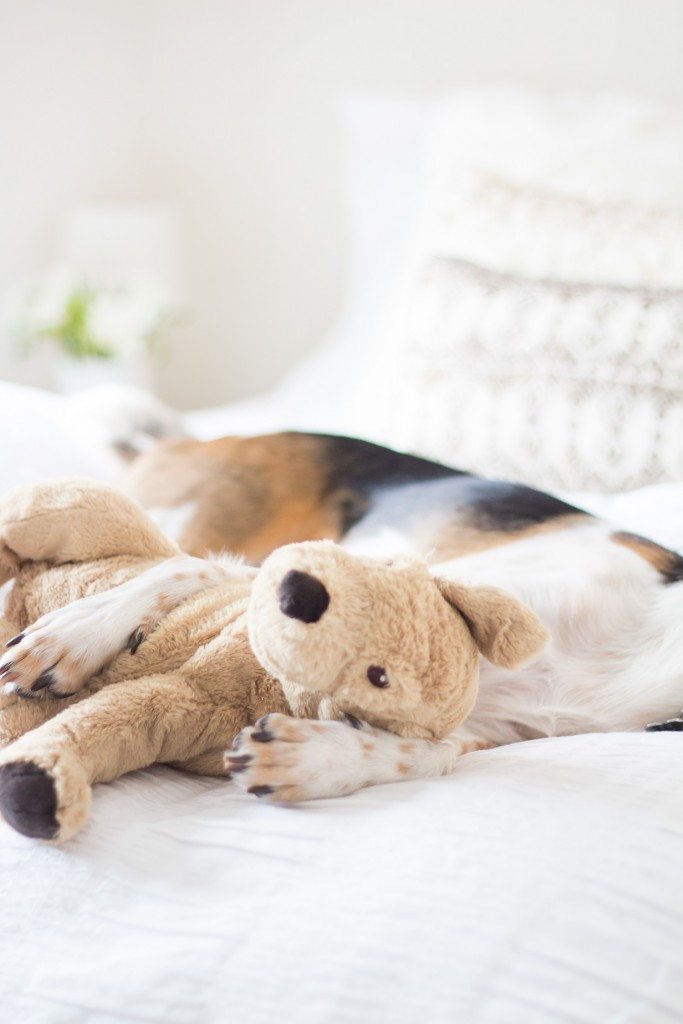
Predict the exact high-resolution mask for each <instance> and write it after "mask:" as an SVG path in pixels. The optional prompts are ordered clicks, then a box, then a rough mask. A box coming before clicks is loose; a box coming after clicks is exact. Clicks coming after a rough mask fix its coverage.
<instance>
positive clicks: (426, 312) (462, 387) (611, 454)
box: [378, 258, 683, 491]
mask: <svg viewBox="0 0 683 1024" xmlns="http://www.w3.org/2000/svg"><path fill="white" fill-rule="evenodd" d="M378 362H379V364H380V365H379V366H378V369H379V370H380V371H381V373H382V376H383V379H384V381H385V387H384V388H383V392H384V394H385V395H387V396H390V401H389V402H387V404H386V406H385V408H384V410H383V419H384V423H383V424H382V430H381V433H382V435H383V439H385V440H386V441H388V442H389V443H392V444H394V445H395V446H397V447H400V448H404V449H408V450H411V451H416V452H419V453H420V454H422V455H425V456H429V457H431V458H435V459H439V460H442V461H445V462H447V463H451V464H454V465H457V466H459V467H461V468H464V469H471V470H474V471H476V472H479V473H483V474H485V475H489V476H496V477H503V478H510V479H517V480H522V481H524V482H526V483H530V484H534V485H536V486H538V487H543V488H549V489H558V488H569V489H590V490H594V491H617V490H628V489H631V488H634V487H639V486H642V485H644V484H649V483H655V482H659V481H670V480H681V479H683V291H681V290H674V289H671V290H668V289H650V288H630V287H624V286H617V285H603V284H580V283H569V282H558V281H544V280H533V279H528V278H522V277H517V276H512V275H509V274H501V273H498V272H496V271H490V270H484V269H482V268H480V267H477V266H475V265H473V264H469V263H465V262H462V261H459V260H455V259H448V258H446V259H444V258H434V259H431V260H429V261H427V262H426V263H425V264H424V267H423V269H422V271H421V272H420V273H419V274H418V275H417V277H416V279H415V281H414V282H413V285H412V287H411V289H410V291H409V293H408V295H407V298H406V302H405V304H404V306H403V308H402V311H401V316H400V318H399V319H398V320H397V328H396V330H395V331H392V332H391V335H390V336H388V343H386V344H385V345H384V347H383V349H381V350H380V352H379V353H378Z"/></svg>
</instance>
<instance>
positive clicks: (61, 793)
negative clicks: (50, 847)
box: [0, 733, 91, 840]
mask: <svg viewBox="0 0 683 1024" xmlns="http://www.w3.org/2000/svg"><path fill="white" fill-rule="evenodd" d="M27 736H29V737H30V733H29V734H27ZM27 736H23V737H21V739H19V740H17V741H16V742H15V743H13V744H11V746H9V747H7V748H6V749H5V750H4V751H3V754H2V757H3V763H2V764H0V814H1V815H2V817H3V818H4V819H5V821H6V822H7V824H8V825H11V827H12V828H13V829H15V830H16V831H17V832H21V834H22V835H24V836H29V837H30V838H32V839H53V840H63V839H68V838H70V837H71V836H72V835H73V834H74V832H76V831H77V830H78V829H79V828H80V827H81V825H83V823H84V822H85V820H86V818H87V817H88V811H89V809H90V799H91V789H90V785H89V784H88V780H87V778H86V775H85V773H84V771H83V767H82V765H81V764H80V762H79V760H78V758H77V757H76V756H75V755H74V754H72V753H69V754H67V755H65V756H64V757H62V758H59V759H58V760H57V761H55V762H54V763H53V762H52V758H51V757H48V758H47V759H43V758H42V757H41V756H40V755H39V754H38V753H37V752H36V753H34V754H33V756H32V755H31V753H30V752H29V746H30V745H29V744H28V742H27ZM41 762H42V763H41Z"/></svg>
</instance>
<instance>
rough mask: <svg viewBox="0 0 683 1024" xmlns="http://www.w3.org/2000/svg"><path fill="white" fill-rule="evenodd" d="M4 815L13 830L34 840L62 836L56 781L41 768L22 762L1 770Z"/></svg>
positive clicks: (0, 807) (0, 809) (1, 801)
mask: <svg viewBox="0 0 683 1024" xmlns="http://www.w3.org/2000/svg"><path fill="white" fill-rule="evenodd" d="M0 812H2V816H3V818H4V819H5V821H6V822H7V824H8V825H11V826H12V828H14V829H16V830H17V832H21V834H22V835H24V836H30V837H31V838H32V839H52V838H54V836H56V835H57V833H58V832H59V823H58V821H57V792H56V790H55V784H54V780H53V779H52V777H51V776H50V775H48V773H47V772H46V771H45V770H44V769H43V768H39V767H38V765H36V764H32V763H31V762H30V761H18V762H16V763H15V764H5V765H3V766H2V767H0Z"/></svg>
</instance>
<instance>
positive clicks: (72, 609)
mask: <svg viewBox="0 0 683 1024" xmlns="http://www.w3.org/2000/svg"><path fill="white" fill-rule="evenodd" d="M113 632H114V623H112V624H111V629H110V630H109V632H108V633H106V634H105V633H103V623H102V607H101V606H100V603H99V602H97V601H93V599H92V598H86V599H82V600H80V601H74V602H73V603H72V604H68V605H66V606H65V607H64V608H60V609H58V610H57V611H55V612H50V613H49V614H48V615H43V616H42V618H40V619H38V620H37V621H36V622H34V623H33V625H32V626H29V627H28V628H27V629H25V630H24V631H23V633H19V635H18V636H15V637H13V638H12V639H11V640H10V641H9V642H8V643H7V645H6V647H7V650H6V651H5V653H4V654H3V656H2V658H0V685H2V686H3V689H4V692H5V693H6V694H11V693H16V694H17V695H18V696H20V697H25V698H31V697H40V696H43V695H45V696H48V697H58V698H65V697H71V696H73V695H74V694H75V693H78V691H79V690H81V689H82V688H83V687H84V686H85V684H86V683H87V682H88V680H89V679H90V678H91V677H92V676H94V675H96V674H97V673H98V672H99V671H100V669H101V668H103V667H104V665H106V664H107V663H108V662H109V661H110V660H111V659H112V658H113V657H114V656H115V655H116V654H117V653H119V651H120V650H121V649H122V648H123V649H124V650H125V649H126V648H127V649H128V650H130V651H131V652H132V653H135V651H136V650H137V648H138V647H139V645H140V643H141V641H142V639H143V634H142V632H141V630H135V631H134V632H133V633H132V634H131V635H130V636H129V638H128V640H127V643H126V644H125V645H122V643H120V642H117V641H115V639H114V636H113Z"/></svg>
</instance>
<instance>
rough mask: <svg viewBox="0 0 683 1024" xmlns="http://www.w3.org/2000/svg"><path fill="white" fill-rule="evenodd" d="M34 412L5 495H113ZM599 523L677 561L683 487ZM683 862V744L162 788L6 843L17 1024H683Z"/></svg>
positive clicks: (132, 785) (5, 946)
mask: <svg viewBox="0 0 683 1024" xmlns="http://www.w3.org/2000/svg"><path fill="white" fill-rule="evenodd" d="M29 400H30V401H33V400H35V402H36V403H37V404H36V406H35V409H34V411H33V415H28V416H27V418H26V422H25V423H24V426H26V429H27V430H28V424H29V423H30V422H32V423H33V424H34V427H35V415H36V412H37V411H38V409H39V405H40V401H39V398H37V397H36V396H29V398H27V397H26V395H24V394H23V393H20V392H19V391H17V390H16V389H8V388H6V387H5V386H2V387H1V388H0V426H1V427H2V429H3V436H4V437H5V438H7V437H8V436H13V437H14V438H17V441H16V444H14V445H13V448H12V454H10V449H9V448H5V450H4V451H3V452H0V472H2V474H3V481H4V484H5V485H6V486H7V485H9V484H14V483H16V482H18V481H19V480H25V479H30V478H31V477H32V476H33V477H35V476H37V475H41V474H45V473H48V472H52V473H53V474H57V473H58V474H64V473H91V474H92V473H97V474H98V475H104V476H107V475H109V474H110V472H111V466H110V465H109V466H108V467H106V468H103V466H104V464H103V463H101V462H99V461H98V458H97V455H98V452H97V449H96V445H94V444H90V443H88V444H84V443H81V442H80V441H79V440H78V438H75V435H74V424H73V422H72V421H70V420H69V417H68V416H67V417H66V419H64V411H63V409H62V408H61V406H60V405H59V403H53V404H52V406H51V409H50V415H51V417H52V419H51V425H50V431H49V436H44V438H43V439H42V440H41V437H40V436H39V434H40V431H38V430H37V428H35V429H34V432H33V435H27V434H26V433H22V429H21V427H22V419H21V417H22V416H23V415H24V412H25V408H26V402H27V401H29ZM19 406H21V408H19ZM268 416H269V417H270V418H269V420H268V421H266V417H265V416H264V419H263V421H262V422H263V423H264V425H265V426H268V427H270V426H273V425H277V424H275V423H273V422H271V420H272V418H273V414H272V407H271V408H270V409H269V412H268ZM248 417H249V418H248V420H245V423H247V426H248V428H249V429H251V428H253V425H254V423H255V422H257V421H258V415H257V410H256V407H252V408H251V410H249V411H248ZM206 422H208V421H206ZM223 422H225V425H226V426H227V425H228V423H229V422H230V423H231V426H232V427H233V428H234V426H235V422H234V416H233V417H232V421H231V417H230V416H227V417H226V418H225V420H224V421H223ZM215 423H216V426H220V423H219V421H218V420H217V419H216V420H215ZM42 433H43V435H45V431H44V430H43V432H42ZM19 438H21V442H20V441H19V440H18V439H19ZM72 442H73V444H72ZM20 443H21V445H22V448H21V458H20V459H18V458H17V450H18V447H19V444H20ZM46 445H47V446H49V448H46V447H45V446H46ZM70 445H71V447H70ZM32 469H33V470H35V471H34V472H31V470H32ZM588 500H589V501H590V500H591V499H588ZM592 503H593V504H594V505H595V506H600V510H601V511H605V512H607V513H609V512H612V514H614V515H615V517H616V518H617V519H618V520H619V521H620V522H621V523H623V524H624V525H626V526H627V527H629V528H632V529H639V530H641V531H642V532H646V533H648V532H649V533H650V534H651V535H654V536H657V537H658V538H659V539H661V540H663V541H665V542H667V543H669V544H672V545H676V546H683V516H682V515H681V513H682V512H683V486H678V485H673V486H668V487H665V488H656V489H650V490H649V491H647V492H641V493H639V494H638V493H636V494H634V495H630V496H622V497H620V498H616V499H592ZM647 685H648V680H647V679H643V686H647ZM681 703H682V704H683V688H682V692H681ZM681 865H683V737H680V736H678V735H676V734H667V735H661V734H660V735H657V734H655V735H631V734H622V735H611V736H579V737H573V738H568V739H552V740H536V741H533V742H531V743H521V744H518V745H516V746H513V747H507V748H503V749H499V750H495V751H490V752H482V753H478V754H471V755H469V756H468V757H466V758H463V760H462V763H461V765H460V767H459V770H458V771H457V772H456V774H455V775H453V776H452V777H450V778H445V779H439V780H434V781H429V782H419V783H418V782H415V783H404V784H401V785H395V786H385V787H377V788H375V789H371V790H365V791H362V792H360V793H358V794H356V795H354V796H352V797H349V798H346V799H344V800H337V801H321V802H319V803H317V804H314V805H309V806H304V807H300V808H295V809H285V808H277V807H269V806H264V805H261V804H259V803H258V801H256V800H254V799H252V798H248V797H245V796H242V795H241V794H239V793H237V792H236V791H235V790H234V789H233V788H232V787H231V786H230V785H229V784H228V783H226V782H220V781H214V780H207V779H198V778H193V777H189V776H184V775H182V774H179V773H176V772H173V771H171V770H170V769H164V768H155V769H153V770H150V771H147V772H138V773H135V774H133V775H130V776H128V777H126V778H124V779H121V780H119V781H118V782H116V783H113V784H111V785H107V786H98V787H97V788H96V792H95V797H94V802H93V810H92V817H91V820H90V822H89V824H88V826H87V827H86V828H85V830H84V831H83V832H82V834H81V835H79V836H78V837H77V838H76V839H74V840H72V841H71V842H70V843H68V844H66V845H65V846H63V847H61V848H52V847H50V846H47V845H41V844H40V843H38V842H35V841H32V840H29V839H25V838H23V837H21V836H19V835H17V834H16V833H14V832H12V831H11V830H10V829H9V828H7V827H6V826H4V825H0V923H1V927H0V964H2V967H1V968H0V1019H1V1020H2V1021H3V1022H5V1024H45V1022H50V1024H67V1022H68V1024H86V1022H87V1024H115V1022H123V1021H126V1022H127V1021H131V1022H132V1021H145V1022H158V1024H200V1022H201V1024H204V1022H210V1024H214V1022H215V1024H225V1022H228V1021H242V1022H247V1024H261V1022H268V1024H273V1022H278V1024H290V1022H291V1024H309V1022H310V1024H320V1022H325V1024H346V1022H350V1024H351V1022H353V1024H356V1022H366V1021H367V1022H370V1021H372V1022H382V1024H383V1022H391V1024H404V1022H405V1024H414V1022H420V1024H423V1022H424V1024H442V1022H443V1024H446V1022H448V1024H452V1022H454V1021H458V1022H462V1024H480V1022H481V1024H512V1022H514V1024H546V1022H556V1021H558V1022H565V1021H566V1022H568V1024H608V1022H609V1024H659V1022H661V1024H666V1022H671V1021H680V1020H683V884H682V880H681Z"/></svg>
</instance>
